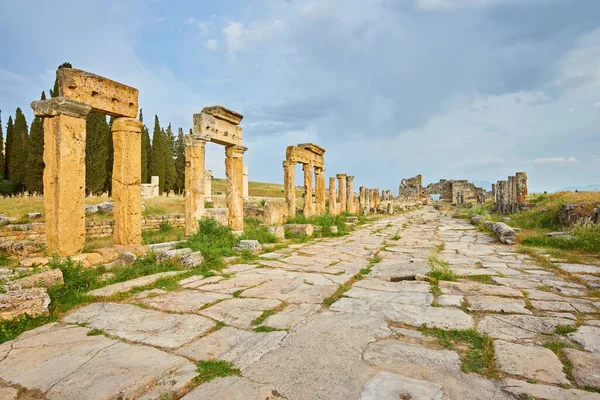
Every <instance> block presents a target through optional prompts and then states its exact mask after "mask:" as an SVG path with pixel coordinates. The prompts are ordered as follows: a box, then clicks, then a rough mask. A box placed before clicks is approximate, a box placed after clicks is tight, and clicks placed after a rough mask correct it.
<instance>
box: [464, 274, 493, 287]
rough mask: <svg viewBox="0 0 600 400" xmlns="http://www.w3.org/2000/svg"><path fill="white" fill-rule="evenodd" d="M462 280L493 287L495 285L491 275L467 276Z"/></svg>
mask: <svg viewBox="0 0 600 400" xmlns="http://www.w3.org/2000/svg"><path fill="white" fill-rule="evenodd" d="M463 278H464V279H468V280H470V281H474V282H479V283H485V284H487V285H495V284H496V283H495V282H494V281H493V280H492V276H491V275H467V276H464V277H463Z"/></svg>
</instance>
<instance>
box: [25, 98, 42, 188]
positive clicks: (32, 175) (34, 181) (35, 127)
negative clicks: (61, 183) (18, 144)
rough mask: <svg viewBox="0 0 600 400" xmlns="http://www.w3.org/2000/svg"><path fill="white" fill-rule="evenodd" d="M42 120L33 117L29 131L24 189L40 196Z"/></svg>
mask: <svg viewBox="0 0 600 400" xmlns="http://www.w3.org/2000/svg"><path fill="white" fill-rule="evenodd" d="M41 100H46V93H44V92H42V97H41ZM43 175H44V120H43V119H42V118H40V117H35V118H34V119H33V122H32V123H31V130H30V131H29V142H28V144H27V173H26V175H25V187H26V188H27V191H28V192H30V193H38V194H42V193H43V192H44V182H43Z"/></svg>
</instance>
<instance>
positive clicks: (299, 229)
mask: <svg viewBox="0 0 600 400" xmlns="http://www.w3.org/2000/svg"><path fill="white" fill-rule="evenodd" d="M283 227H284V228H285V229H286V230H287V231H288V232H289V233H290V234H292V235H306V236H312V234H313V232H314V227H313V226H312V225H311V224H286V225H284V226H283Z"/></svg>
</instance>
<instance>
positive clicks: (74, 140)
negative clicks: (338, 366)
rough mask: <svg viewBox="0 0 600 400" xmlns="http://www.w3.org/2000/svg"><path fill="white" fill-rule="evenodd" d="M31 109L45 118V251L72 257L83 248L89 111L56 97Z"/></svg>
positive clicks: (40, 102)
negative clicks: (87, 118)
mask: <svg viewBox="0 0 600 400" xmlns="http://www.w3.org/2000/svg"><path fill="white" fill-rule="evenodd" d="M31 108H32V109H33V113H34V114H35V115H36V116H38V117H44V164H45V165H46V166H45V168H44V175H43V182H44V214H45V219H46V228H45V229H46V250H47V252H48V254H49V255H50V254H55V253H56V254H58V255H61V256H71V255H75V254H77V253H79V252H80V251H81V250H82V249H83V245H84V244H85V133H86V120H85V119H86V117H87V115H88V113H89V112H90V110H91V107H90V106H89V105H87V104H85V103H82V102H79V101H74V100H71V99H67V98H64V97H56V98H53V99H50V100H42V101H34V102H33V103H31ZM140 190H141V189H140V188H138V191H140ZM140 193H141V192H140Z"/></svg>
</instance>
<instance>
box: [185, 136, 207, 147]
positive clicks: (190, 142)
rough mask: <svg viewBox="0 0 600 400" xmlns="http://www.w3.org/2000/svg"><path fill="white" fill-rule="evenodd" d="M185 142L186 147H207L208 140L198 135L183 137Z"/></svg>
mask: <svg viewBox="0 0 600 400" xmlns="http://www.w3.org/2000/svg"><path fill="white" fill-rule="evenodd" d="M183 140H184V143H185V145H186V146H206V142H207V140H205V139H203V138H200V137H198V136H197V135H189V134H188V135H183Z"/></svg>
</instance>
